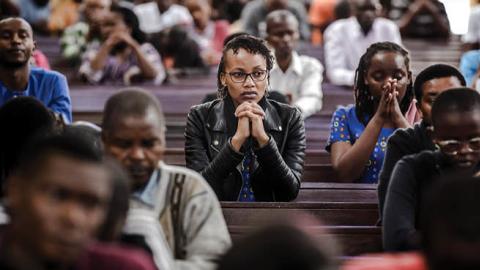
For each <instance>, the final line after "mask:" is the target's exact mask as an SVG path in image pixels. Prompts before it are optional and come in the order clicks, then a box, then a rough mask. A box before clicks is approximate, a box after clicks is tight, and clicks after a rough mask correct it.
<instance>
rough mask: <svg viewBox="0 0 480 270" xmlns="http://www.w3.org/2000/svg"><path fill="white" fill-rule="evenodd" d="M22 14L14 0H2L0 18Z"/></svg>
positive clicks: (0, 2)
mask: <svg viewBox="0 0 480 270" xmlns="http://www.w3.org/2000/svg"><path fill="white" fill-rule="evenodd" d="M18 16H20V9H19V8H18V6H17V3H16V2H15V1H13V0H3V1H0V20H1V19H5V18H8V17H18Z"/></svg>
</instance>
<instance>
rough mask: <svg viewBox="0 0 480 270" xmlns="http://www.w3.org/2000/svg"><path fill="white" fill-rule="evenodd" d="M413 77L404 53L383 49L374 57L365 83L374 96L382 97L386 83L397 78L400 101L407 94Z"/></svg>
mask: <svg viewBox="0 0 480 270" xmlns="http://www.w3.org/2000/svg"><path fill="white" fill-rule="evenodd" d="M411 79H412V75H411V72H410V71H409V70H408V69H407V66H406V65H405V58H404V56H403V55H401V54H399V53H397V52H385V51H381V52H378V53H377V54H375V55H374V56H373V57H372V60H371V61H370V67H369V68H368V71H367V74H366V76H365V81H364V83H365V85H367V87H368V88H369V89H370V94H371V95H372V96H374V97H376V98H380V97H381V95H382V93H383V91H384V89H385V87H386V85H387V84H388V83H389V82H391V81H394V80H396V82H397V91H398V100H399V101H400V100H402V99H403V97H404V96H405V92H406V91H407V87H408V85H409V84H410V81H411Z"/></svg>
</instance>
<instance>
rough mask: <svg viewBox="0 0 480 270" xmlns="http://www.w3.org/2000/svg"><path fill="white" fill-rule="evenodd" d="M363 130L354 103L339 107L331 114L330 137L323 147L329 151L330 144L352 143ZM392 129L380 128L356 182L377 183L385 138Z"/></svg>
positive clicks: (385, 142) (384, 148)
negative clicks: (375, 141)
mask: <svg viewBox="0 0 480 270" xmlns="http://www.w3.org/2000/svg"><path fill="white" fill-rule="evenodd" d="M364 130H365V126H364V125H363V124H362V123H361V122H360V121H359V120H358V118H357V115H356V113H355V106H354V105H349V106H347V107H340V108H338V109H337V110H336V111H335V112H334V114H333V117H332V121H331V123H330V137H329V138H328V141H327V146H326V147H325V149H326V150H327V151H329V152H330V147H331V145H332V144H334V143H336V142H349V143H350V144H352V145H353V144H354V143H355V142H356V141H357V140H358V138H360V136H361V135H362V133H363V131H364ZM394 131H395V129H394V128H382V130H381V131H380V135H379V136H378V139H377V143H376V144H375V148H374V149H373V152H372V153H371V154H370V157H369V159H368V162H367V164H366V165H365V170H364V172H363V174H362V176H361V177H360V178H359V179H358V182H361V183H377V181H378V175H379V174H380V169H381V168H382V164H383V158H384V156H385V150H386V149H387V140H388V137H390V135H391V134H392V133H393V132H394Z"/></svg>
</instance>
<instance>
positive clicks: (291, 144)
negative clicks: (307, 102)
mask: <svg viewBox="0 0 480 270" xmlns="http://www.w3.org/2000/svg"><path fill="white" fill-rule="evenodd" d="M272 67H273V57H272V55H271V53H270V51H269V49H268V48H267V47H266V45H265V44H264V42H263V41H262V40H260V39H258V38H256V37H253V36H250V35H241V36H238V37H236V38H234V39H233V40H231V41H230V42H228V43H227V45H225V48H224V50H223V56H222V60H221V61H220V65H219V68H218V73H217V83H218V88H219V90H218V91H219V97H221V98H220V99H216V100H214V101H212V102H208V103H204V104H201V105H197V106H194V107H192V109H191V110H190V113H189V114H188V119H187V127H186V129H185V158H186V164H187V167H188V168H191V169H194V170H195V171H197V172H200V173H201V174H202V176H203V177H205V179H206V180H207V181H208V183H209V184H210V185H211V186H212V188H213V190H214V191H215V193H216V194H217V196H218V198H219V199H220V200H224V201H291V200H293V199H295V198H296V197H297V194H298V191H299V188H300V180H301V178H302V173H303V160H304V157H305V127H304V123H303V119H302V116H301V113H300V110H298V109H297V108H294V107H291V106H289V105H285V104H281V103H278V102H276V101H273V100H269V99H267V98H266V95H268V92H267V89H268V76H269V72H270V70H271V69H272Z"/></svg>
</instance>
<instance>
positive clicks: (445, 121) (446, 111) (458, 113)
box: [432, 88, 480, 171]
mask: <svg viewBox="0 0 480 270" xmlns="http://www.w3.org/2000/svg"><path fill="white" fill-rule="evenodd" d="M432 123H433V141H434V143H435V144H437V145H438V146H439V148H440V151H441V152H442V153H443V154H444V155H445V156H446V157H447V160H448V162H449V163H450V164H451V165H452V166H453V167H454V168H455V169H456V170H457V171H471V170H473V169H475V168H476V166H477V165H478V162H479V161H480V94H478V93H477V92H476V91H474V90H472V89H470V88H454V89H450V90H447V91H445V92H443V93H441V94H440V95H439V96H438V97H437V99H436V100H435V102H434V103H433V107H432Z"/></svg>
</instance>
